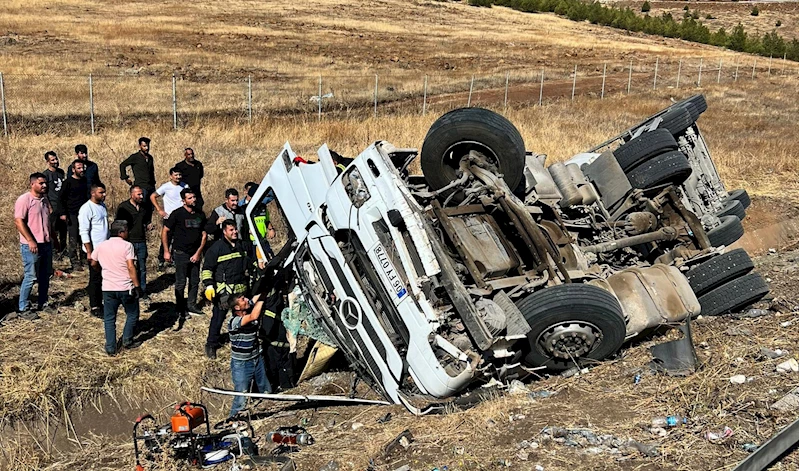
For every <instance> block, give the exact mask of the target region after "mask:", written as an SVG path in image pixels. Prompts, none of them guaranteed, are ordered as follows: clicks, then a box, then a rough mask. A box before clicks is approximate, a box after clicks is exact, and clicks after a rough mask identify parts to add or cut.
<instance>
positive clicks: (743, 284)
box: [699, 273, 769, 316]
mask: <svg viewBox="0 0 799 471" xmlns="http://www.w3.org/2000/svg"><path fill="white" fill-rule="evenodd" d="M768 291H769V289H768V283H766V280H764V279H763V277H762V276H760V275H759V274H758V273H749V274H747V275H744V276H742V277H740V278H736V279H734V280H732V281H728V282H727V283H724V284H723V285H721V286H719V287H718V288H716V289H714V290H713V291H711V292H709V293H707V294H705V295H704V296H700V297H699V304H700V305H701V306H702V315H703V316H718V315H720V314H724V313H727V312H734V311H736V310H737V309H741V308H743V307H746V306H749V305H750V304H752V303H755V302H757V301H759V300H760V299H762V298H763V296H765V295H767V294H768Z"/></svg>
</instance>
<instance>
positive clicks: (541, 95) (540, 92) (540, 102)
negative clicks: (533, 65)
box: [538, 69, 544, 106]
mask: <svg viewBox="0 0 799 471" xmlns="http://www.w3.org/2000/svg"><path fill="white" fill-rule="evenodd" d="M543 104H544V69H541V88H539V89H538V106H541V105H543Z"/></svg>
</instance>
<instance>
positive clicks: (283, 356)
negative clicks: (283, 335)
mask: <svg viewBox="0 0 799 471" xmlns="http://www.w3.org/2000/svg"><path fill="white" fill-rule="evenodd" d="M284 340H285V339H284ZM274 343H279V344H281V345H284V344H286V342H285V341H284V342H274ZM290 351H291V350H290V349H289V347H288V346H285V347H284V346H275V345H273V342H270V341H267V344H266V358H267V363H266V365H267V366H266V370H267V373H268V376H269V380H270V381H272V382H273V384H279V385H280V388H281V389H283V390H286V389H291V388H293V387H294V356H295V354H293V353H290Z"/></svg>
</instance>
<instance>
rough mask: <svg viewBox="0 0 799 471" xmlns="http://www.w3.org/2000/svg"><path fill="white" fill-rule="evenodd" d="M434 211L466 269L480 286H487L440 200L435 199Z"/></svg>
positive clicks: (433, 203)
mask: <svg viewBox="0 0 799 471" xmlns="http://www.w3.org/2000/svg"><path fill="white" fill-rule="evenodd" d="M432 206H433V213H435V215H436V217H437V218H438V223H439V224H441V227H442V228H443V229H444V231H445V232H446V233H447V235H448V236H449V238H450V240H452V245H454V246H455V250H457V251H458V255H460V258H461V261H462V262H463V264H464V265H465V266H466V269H468V270H469V273H470V274H471V275H472V278H473V279H474V282H475V284H477V286H479V287H480V288H487V287H488V285H486V282H485V280H483V275H482V273H481V271H480V269H479V268H477V265H476V264H475V263H474V260H473V259H472V258H471V257H470V256H469V254H468V253H467V252H466V249H465V247H466V244H465V242H464V241H463V239H461V233H460V232H459V231H458V230H457V229H456V228H455V226H453V225H452V221H450V218H449V217H447V215H446V214H444V213H443V211H442V210H441V209H442V208H441V205H440V204H439V202H438V200H433V202H432Z"/></svg>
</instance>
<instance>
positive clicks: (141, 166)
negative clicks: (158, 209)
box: [119, 137, 155, 213]
mask: <svg viewBox="0 0 799 471" xmlns="http://www.w3.org/2000/svg"><path fill="white" fill-rule="evenodd" d="M128 167H130V168H131V170H132V171H133V180H131V179H130V176H129V175H128ZM119 178H121V179H122V180H124V181H125V182H126V183H127V184H128V185H130V186H133V185H134V182H135V184H136V185H138V186H140V187H141V189H142V191H143V192H144V202H143V203H144V208H145V209H146V210H147V211H149V212H150V213H152V210H153V206H152V202H151V201H150V195H152V194H153V192H155V163H154V161H153V156H152V155H150V138H149V137H140V138H139V150H138V151H137V152H135V153H133V154H131V155H130V156H129V157H128V158H127V159H125V160H123V161H122V163H121V164H119Z"/></svg>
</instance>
